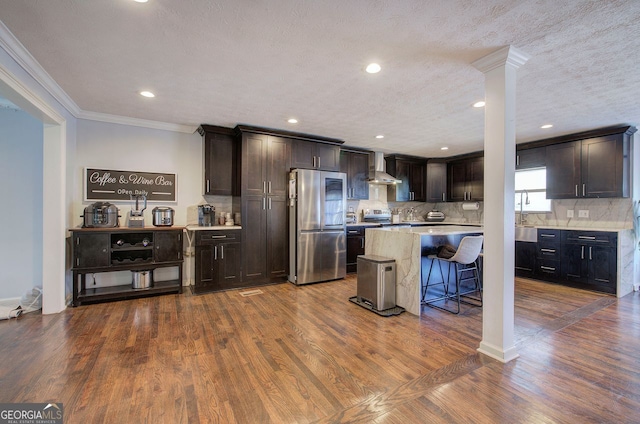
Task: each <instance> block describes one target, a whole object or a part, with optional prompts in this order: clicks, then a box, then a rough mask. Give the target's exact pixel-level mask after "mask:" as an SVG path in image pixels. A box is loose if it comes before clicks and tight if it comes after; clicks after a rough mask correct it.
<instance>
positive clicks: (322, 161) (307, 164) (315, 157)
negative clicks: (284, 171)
mask: <svg viewBox="0 0 640 424" xmlns="http://www.w3.org/2000/svg"><path fill="white" fill-rule="evenodd" d="M291 167H292V168H303V169H318V170H321V171H340V146H338V145H335V144H327V143H318V142H315V141H307V140H293V143H292V145H291Z"/></svg>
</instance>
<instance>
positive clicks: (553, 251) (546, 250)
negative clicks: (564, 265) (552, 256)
mask: <svg viewBox="0 0 640 424" xmlns="http://www.w3.org/2000/svg"><path fill="white" fill-rule="evenodd" d="M540 251H541V252H545V253H556V249H540Z"/></svg>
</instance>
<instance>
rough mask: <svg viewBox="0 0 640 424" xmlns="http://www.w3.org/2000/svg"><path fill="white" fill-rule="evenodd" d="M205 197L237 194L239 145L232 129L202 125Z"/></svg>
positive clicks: (200, 130) (199, 130)
mask: <svg viewBox="0 0 640 424" xmlns="http://www.w3.org/2000/svg"><path fill="white" fill-rule="evenodd" d="M198 132H199V133H200V135H202V140H203V157H204V185H203V186H204V189H203V193H204V194H205V195H217V196H232V195H235V194H237V191H238V190H237V188H238V187H237V180H238V178H237V176H238V175H237V166H236V165H237V143H236V139H235V134H234V132H233V130H232V129H231V128H224V127H217V126H214V125H201V126H200V127H199V128H198Z"/></svg>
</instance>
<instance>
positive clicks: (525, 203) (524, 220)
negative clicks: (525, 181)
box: [520, 190, 531, 225]
mask: <svg viewBox="0 0 640 424" xmlns="http://www.w3.org/2000/svg"><path fill="white" fill-rule="evenodd" d="M523 194H524V195H525V199H524V203H523V202H522V195H523ZM529 204H531V202H530V201H529V192H528V191H527V190H522V191H521V192H520V225H523V224H525V223H526V222H527V217H526V216H525V214H524V213H523V212H522V208H523V206H524V205H529Z"/></svg>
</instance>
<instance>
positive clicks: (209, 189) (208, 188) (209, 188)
mask: <svg viewBox="0 0 640 424" xmlns="http://www.w3.org/2000/svg"><path fill="white" fill-rule="evenodd" d="M210 191H211V184H210V182H209V180H207V193H209V192H210Z"/></svg>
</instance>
